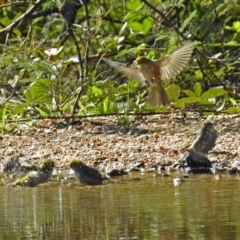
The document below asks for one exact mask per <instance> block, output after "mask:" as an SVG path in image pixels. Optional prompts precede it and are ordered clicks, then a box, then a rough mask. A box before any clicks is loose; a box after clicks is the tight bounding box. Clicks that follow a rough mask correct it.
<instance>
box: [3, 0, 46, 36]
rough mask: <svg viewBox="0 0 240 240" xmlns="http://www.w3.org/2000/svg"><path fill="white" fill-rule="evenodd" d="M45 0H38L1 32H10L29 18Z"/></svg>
mask: <svg viewBox="0 0 240 240" xmlns="http://www.w3.org/2000/svg"><path fill="white" fill-rule="evenodd" d="M44 2H45V1H44V0H37V1H36V2H35V3H34V4H33V6H32V7H30V8H29V9H28V10H27V11H26V12H25V13H24V14H23V15H21V16H20V17H19V18H17V19H16V20H15V21H14V22H13V23H11V24H10V25H8V26H7V27H5V28H4V29H2V30H0V35H1V34H8V33H10V32H11V31H12V30H13V28H14V27H16V26H17V25H19V24H20V23H21V22H22V21H24V20H25V19H26V18H28V17H29V16H30V15H31V14H32V13H33V12H34V11H35V10H36V9H37V8H38V7H39V6H40V5H41V4H42V3H44Z"/></svg>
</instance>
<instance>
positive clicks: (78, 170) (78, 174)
mask: <svg viewBox="0 0 240 240" xmlns="http://www.w3.org/2000/svg"><path fill="white" fill-rule="evenodd" d="M70 168H71V169H73V171H74V177H75V179H76V180H77V181H78V182H80V183H83V184H86V185H101V184H102V183H103V180H106V179H108V178H106V177H103V176H102V174H101V173H100V172H99V171H98V170H97V169H96V168H93V167H89V166H87V165H86V164H85V163H84V162H82V161H81V160H77V159H74V160H72V161H71V162H70Z"/></svg>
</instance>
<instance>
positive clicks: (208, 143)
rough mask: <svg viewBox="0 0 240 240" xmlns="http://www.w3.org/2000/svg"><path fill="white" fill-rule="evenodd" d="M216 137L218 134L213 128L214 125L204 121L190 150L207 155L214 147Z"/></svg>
mask: <svg viewBox="0 0 240 240" xmlns="http://www.w3.org/2000/svg"><path fill="white" fill-rule="evenodd" d="M217 137H218V134H217V130H216V129H215V128H214V124H213V123H212V122H209V121H206V122H204V124H203V127H202V129H201V131H200V133H199V135H198V137H197V139H196V140H195V141H194V142H193V144H192V145H191V147H190V149H193V150H194V151H195V152H198V153H202V154H207V153H208V152H209V151H211V150H212V149H213V148H214V147H215V143H216V140H217Z"/></svg>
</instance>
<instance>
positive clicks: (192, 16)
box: [180, 10, 197, 32]
mask: <svg viewBox="0 0 240 240" xmlns="http://www.w3.org/2000/svg"><path fill="white" fill-rule="evenodd" d="M196 14H197V10H194V11H193V12H192V13H191V14H190V16H189V17H187V18H185V20H184V21H183V23H182V26H181V28H180V32H182V31H183V30H184V29H185V28H186V26H187V25H188V24H189V22H190V21H191V20H192V19H193V18H194V17H195V16H196Z"/></svg>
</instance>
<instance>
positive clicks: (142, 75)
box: [103, 43, 194, 106]
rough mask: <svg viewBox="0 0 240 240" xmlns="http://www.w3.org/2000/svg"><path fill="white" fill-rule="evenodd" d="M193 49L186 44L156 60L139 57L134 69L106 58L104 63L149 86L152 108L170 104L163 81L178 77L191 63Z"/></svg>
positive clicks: (148, 99) (149, 102)
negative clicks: (188, 63) (189, 62)
mask: <svg viewBox="0 0 240 240" xmlns="http://www.w3.org/2000/svg"><path fill="white" fill-rule="evenodd" d="M193 49H194V46H193V44H192V43H186V44H185V45H183V46H182V47H181V48H179V49H178V50H177V51H175V52H173V53H172V54H170V55H168V56H164V57H162V58H159V59H156V60H150V59H148V58H146V57H138V58H137V59H136V60H135V61H134V66H132V67H128V66H127V65H126V64H123V63H119V62H114V61H111V60H108V59H105V58H104V59H103V61H104V62H105V63H106V64H108V65H109V66H110V67H112V68H114V69H116V70H117V71H118V72H120V73H122V74H125V75H126V76H127V77H129V78H132V79H135V80H137V81H138V82H139V83H140V84H141V85H143V86H145V85H148V86H149V92H148V97H147V103H148V104H149V105H150V106H161V105H166V104H169V103H170V101H169V98H168V95H167V92H166V91H165V89H164V87H163V86H162V80H166V79H171V78H173V77H175V76H177V75H178V74H179V73H180V72H181V71H182V70H183V68H184V66H185V65H186V64H187V62H188V61H189V59H190V57H191V55H192V52H193Z"/></svg>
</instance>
